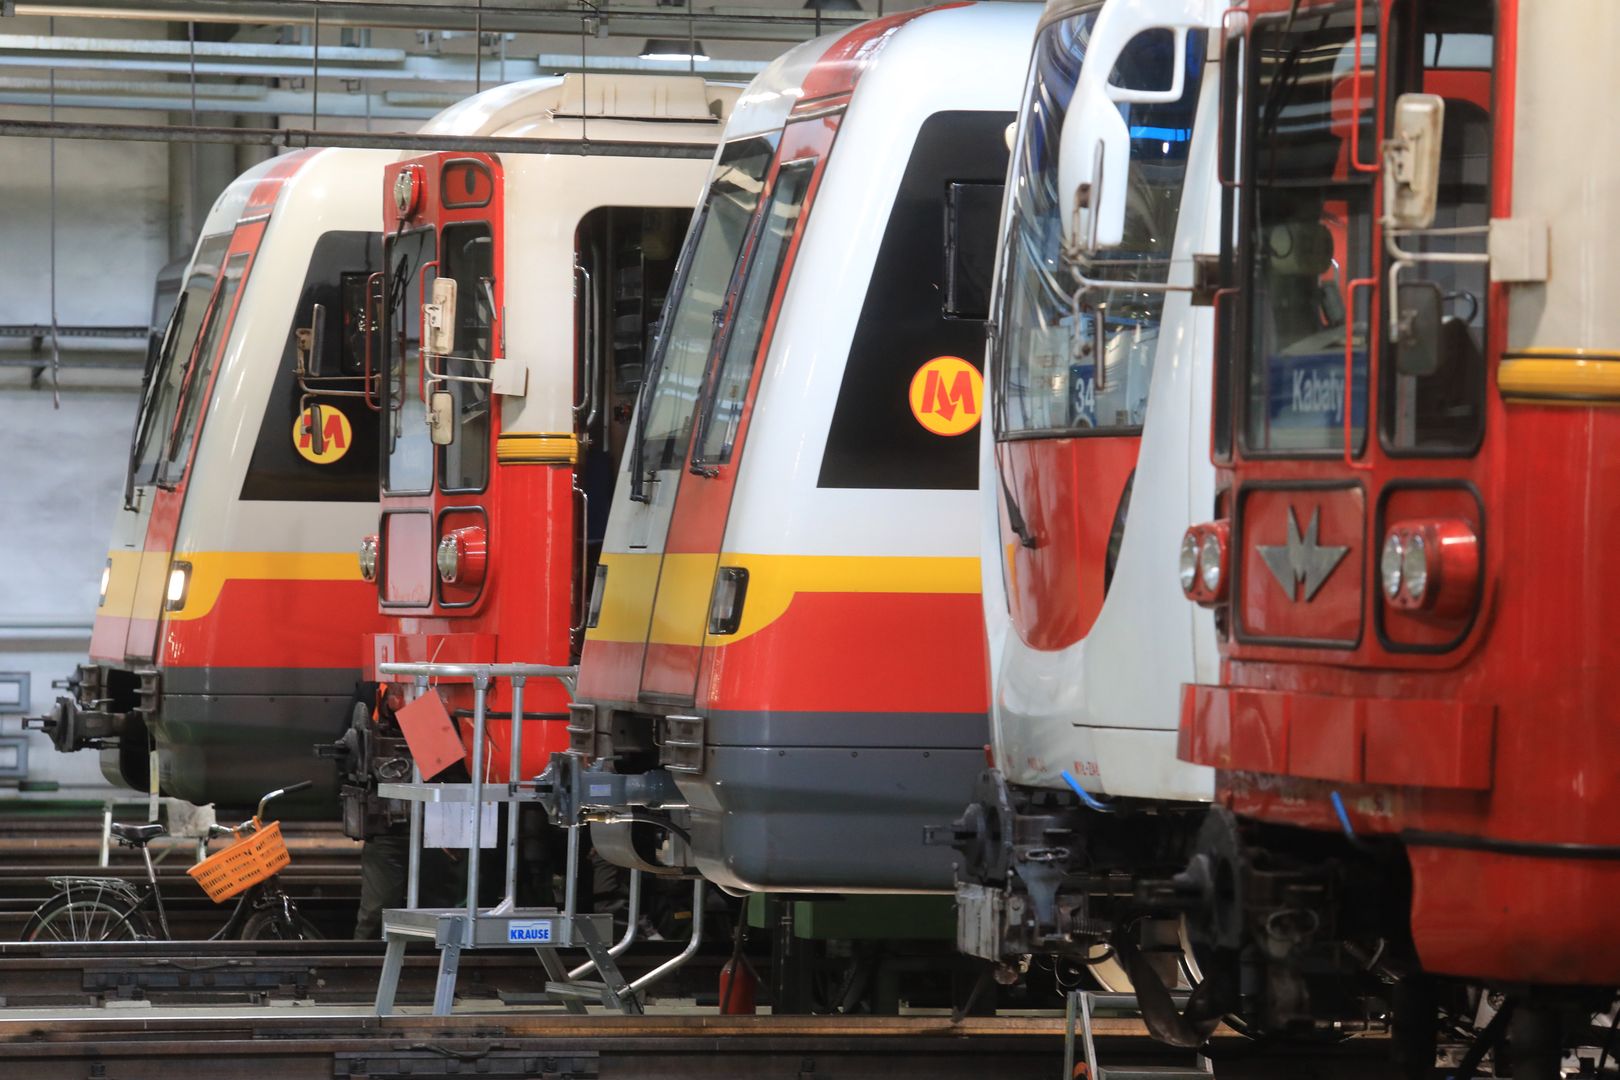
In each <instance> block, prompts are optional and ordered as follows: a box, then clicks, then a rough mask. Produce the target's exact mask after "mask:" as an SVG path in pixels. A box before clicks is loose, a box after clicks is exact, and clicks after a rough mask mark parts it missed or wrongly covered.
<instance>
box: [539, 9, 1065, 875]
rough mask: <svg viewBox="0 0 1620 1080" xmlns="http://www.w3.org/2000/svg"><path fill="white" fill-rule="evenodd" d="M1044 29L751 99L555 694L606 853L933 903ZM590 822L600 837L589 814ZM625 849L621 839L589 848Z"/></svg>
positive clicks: (871, 37) (1011, 32) (963, 12)
mask: <svg viewBox="0 0 1620 1080" xmlns="http://www.w3.org/2000/svg"><path fill="white" fill-rule="evenodd" d="M1038 15H1039V10H1038V9H1036V8H1033V7H1029V6H1023V5H996V4H970V5H945V6H943V7H939V8H934V9H928V10H924V11H911V12H905V13H903V14H899V15H894V16H890V17H887V18H883V19H878V20H874V21H872V22H868V23H865V24H863V25H861V26H859V27H856V28H854V29H852V30H850V31H849V32H847V33H844V34H840V35H831V36H827V37H823V38H820V39H818V40H816V41H812V42H809V43H807V44H804V45H801V46H799V47H797V48H795V49H793V50H791V51H789V52H788V53H786V54H785V55H784V56H782V57H781V58H779V59H778V60H777V61H775V62H774V63H773V64H772V65H771V66H770V67H768V68H767V69H766V70H765V71H764V72H763V73H762V74H761V75H760V76H758V77H757V78H756V79H755V80H754V82H753V83H752V84H751V85H750V86H749V88H748V90H747V91H746V92H745V93H744V94H743V95H742V97H741V99H740V100H739V103H738V107H737V110H736V111H735V112H734V113H733V115H732V117H731V121H730V123H729V124H728V125H727V128H726V132H725V136H724V142H723V144H722V146H721V149H720V152H719V155H718V157H717V159H716V162H715V165H714V169H713V172H712V174H711V179H710V185H709V192H708V196H707V197H706V199H705V200H704V203H703V206H702V209H701V210H700V212H699V214H698V216H697V218H696V220H695V221H694V224H693V229H692V232H691V233H690V235H689V236H688V238H687V242H686V246H685V253H684V255H683V260H682V266H681V269H680V271H679V274H678V277H677V281H676V285H675V288H674V292H673V294H672V295H673V298H672V301H671V304H670V309H669V311H670V313H669V316H668V318H667V322H666V325H665V327H664V330H663V333H662V335H661V336H660V338H659V344H658V347H657V351H656V353H655V354H654V359H653V367H652V369H651V373H650V375H649V378H648V379H647V383H646V388H645V390H644V392H643V393H642V395H641V399H640V402H639V405H638V408H637V411H636V419H635V424H634V428H633V430H632V431H631V433H630V436H629V438H630V446H629V449H628V450H627V451H626V453H625V455H624V460H623V464H622V467H621V469H620V471H619V476H618V485H617V488H616V490H615V493H614V501H613V507H612V511H611V514H610V516H609V519H608V527H607V536H606V542H605V546H604V551H603V555H602V558H601V562H600V565H599V568H598V570H597V572H596V578H595V583H594V589H593V592H592V596H591V603H590V610H589V613H588V618H587V630H586V635H585V646H584V651H583V653H582V655H581V660H580V670H579V682H578V693H577V696H576V700H575V702H574V703H573V704H572V705H571V706H570V711H571V713H572V717H571V728H570V735H571V742H570V755H569V756H571V757H572V764H570V762H569V760H568V758H569V756H563V758H562V760H561V761H560V762H559V765H558V767H559V768H569V767H581V766H583V765H584V763H591V764H590V767H591V768H593V769H595V770H598V771H597V772H596V773H592V774H591V775H592V777H593V779H592V781H591V785H590V786H591V789H592V790H593V791H594V790H595V789H596V787H597V786H598V782H597V780H596V779H595V777H596V776H598V775H601V774H605V773H607V772H609V771H611V772H613V773H617V774H634V775H636V776H637V777H639V778H640V779H641V780H642V781H644V782H642V783H638V785H637V786H636V788H635V791H636V796H635V797H634V798H633V799H632V798H630V797H629V796H628V795H626V794H624V792H626V791H627V789H628V785H625V786H623V787H617V788H615V787H614V785H613V784H611V783H609V782H606V781H603V782H602V783H601V785H600V786H601V788H602V790H604V791H612V792H614V793H615V795H616V796H617V797H618V798H619V800H620V801H618V802H617V803H615V802H614V801H613V799H614V797H615V796H614V795H610V796H608V797H606V798H604V799H602V800H597V801H598V802H599V805H595V806H593V807H592V809H593V811H594V814H593V824H592V834H593V838H594V839H595V841H596V844H597V848H598V850H599V851H602V852H603V853H604V855H606V857H608V858H609V859H612V860H613V861H616V862H619V863H620V864H621V865H625V866H631V867H639V868H641V869H644V870H647V871H650V872H654V873H658V872H665V873H667V872H671V871H672V870H673V871H679V870H682V869H687V868H695V869H696V870H697V871H699V872H701V873H702V874H703V876H704V877H706V878H708V879H709V880H711V881H713V882H715V883H717V884H719V885H720V886H722V887H723V888H725V889H727V890H729V891H732V892H733V893H741V892H792V893H798V894H806V893H845V894H847V893H860V892H897V891H910V892H933V893H949V891H950V890H951V888H952V859H951V852H950V851H948V850H943V849H939V848H929V847H925V846H923V845H922V843H921V840H922V832H923V829H924V827H925V826H926V825H928V824H930V823H935V822H939V821H942V820H948V819H949V817H950V816H952V815H953V814H955V813H957V812H959V810H960V806H961V803H962V794H963V792H965V791H966V790H967V789H968V787H969V785H971V783H972V780H973V777H974V776H975V775H976V774H977V773H978V772H979V771H980V769H982V767H983V762H984V749H983V747H984V742H985V730H986V727H985V725H986V704H987V700H986V699H987V686H986V677H985V662H984V629H983V616H982V614H981V611H980V600H979V569H978V552H977V547H976V545H977V536H978V534H977V529H976V527H975V520H976V514H977V511H976V503H977V490H978V452H977V445H976V440H975V438H974V434H973V433H974V429H975V428H976V427H977V426H978V425H979V424H980V422H981V419H982V416H983V413H984V409H985V399H984V394H983V389H982V378H981V375H980V357H981V356H982V352H983V346H984V326H985V317H986V314H987V302H988V285H989V278H990V272H991V263H992V259H993V251H994V243H995V232H996V230H995V220H996V215H997V213H998V211H999V208H1000V205H1001V191H1002V184H1003V181H1004V177H1005V172H1006V164H1007V152H1008V151H1007V146H1008V144H1007V134H1008V128H1009V126H1010V124H1011V123H1012V121H1013V119H1014V117H1015V110H1016V108H1017V104H1018V94H1019V88H1020V83H1021V79H1022V77H1023V74H1024V71H1025V69H1026V67H1027V63H1028V54H1029V42H1030V36H1031V33H1032V31H1033V29H1034V25H1035V21H1036V18H1037V17H1038ZM604 822H610V823H611V824H604ZM610 828H611V829H612V830H613V831H615V832H617V833H619V834H621V835H620V836H619V837H618V838H617V839H612V835H613V834H612V833H611V832H609V831H608V830H609V829H610Z"/></svg>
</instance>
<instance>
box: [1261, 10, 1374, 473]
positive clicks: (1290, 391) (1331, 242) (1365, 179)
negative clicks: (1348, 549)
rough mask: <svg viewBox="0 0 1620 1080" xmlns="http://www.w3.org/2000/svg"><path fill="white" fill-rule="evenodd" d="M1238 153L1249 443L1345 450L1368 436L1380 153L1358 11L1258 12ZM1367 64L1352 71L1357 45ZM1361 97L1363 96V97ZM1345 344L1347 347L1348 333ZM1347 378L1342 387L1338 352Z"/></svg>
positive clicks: (1369, 51)
mask: <svg viewBox="0 0 1620 1080" xmlns="http://www.w3.org/2000/svg"><path fill="white" fill-rule="evenodd" d="M1251 41H1252V49H1253V57H1252V59H1251V67H1250V71H1251V79H1252V80H1253V86H1252V92H1250V93H1248V94H1247V95H1246V96H1247V99H1248V101H1247V104H1248V110H1247V111H1248V115H1247V116H1246V117H1245V119H1244V125H1243V126H1244V130H1245V131H1246V132H1247V133H1248V134H1247V135H1246V138H1245V141H1246V143H1247V146H1246V148H1245V152H1244V159H1245V170H1246V172H1247V174H1248V181H1249V182H1248V184H1247V185H1246V188H1245V201H1246V203H1247V205H1246V207H1245V212H1246V218H1245V230H1244V235H1243V237H1242V240H1241V242H1242V244H1243V245H1244V250H1245V256H1244V262H1245V268H1244V273H1245V277H1246V281H1245V284H1246V285H1247V288H1248V296H1247V298H1246V305H1247V306H1246V307H1245V309H1244V312H1243V325H1242V330H1241V343H1240V344H1239V346H1238V352H1239V355H1240V356H1241V358H1242V359H1241V362H1242V363H1244V364H1245V366H1246V370H1245V372H1244V375H1243V376H1242V380H1243V381H1242V385H1243V387H1244V390H1243V394H1244V397H1243V407H1244V419H1243V434H1244V448H1245V450H1246V451H1247V452H1249V453H1251V454H1265V453H1274V454H1290V455H1299V454H1306V455H1308V454H1313V453H1323V454H1326V453H1332V454H1338V453H1343V452H1344V449H1345V428H1346V412H1347V411H1348V413H1349V417H1348V419H1349V427H1350V435H1351V451H1352V452H1353V453H1360V452H1361V448H1362V446H1363V445H1364V444H1365V442H1366V437H1365V436H1366V417H1367V352H1368V343H1367V327H1368V310H1369V304H1368V295H1369V290H1368V289H1366V288H1363V287H1357V286H1356V285H1354V284H1353V283H1354V282H1357V281H1361V280H1364V279H1366V278H1367V277H1368V276H1369V275H1370V273H1371V271H1372V266H1373V260H1372V251H1371V240H1372V236H1371V219H1372V194H1373V184H1374V176H1375V175H1376V174H1375V173H1374V172H1371V171H1367V170H1365V169H1363V168H1359V167H1358V163H1357V162H1353V161H1352V160H1351V158H1352V153H1353V152H1355V148H1356V147H1357V146H1358V145H1359V157H1360V158H1361V161H1360V162H1359V165H1362V166H1364V165H1367V164H1370V163H1371V161H1372V159H1373V158H1374V157H1375V156H1376V153H1377V151H1376V146H1375V143H1376V140H1375V138H1374V134H1373V126H1372V125H1373V120H1374V116H1373V113H1374V109H1373V103H1372V98H1373V91H1374V89H1375V85H1376V83H1375V71H1376V66H1377V56H1376V51H1377V50H1376V48H1375V44H1376V42H1375V39H1374V36H1373V34H1372V33H1371V32H1370V31H1367V30H1363V32H1362V35H1361V39H1360V41H1359V50H1358V47H1357V46H1358V41H1357V28H1356V16H1355V13H1354V11H1351V10H1347V9H1344V8H1338V9H1335V10H1333V11H1331V12H1329V13H1326V14H1323V15H1316V16H1311V17H1309V18H1306V17H1303V16H1302V17H1300V18H1297V19H1295V18H1292V17H1288V18H1281V17H1279V18H1272V19H1265V20H1258V21H1257V22H1256V23H1255V26H1254V29H1253V32H1252V37H1251ZM1358 51H1359V54H1360V57H1359V58H1360V62H1361V69H1360V71H1359V73H1358V72H1357V70H1356V61H1357V53H1358ZM1358 92H1359V95H1360V96H1359V98H1358V97H1357V94H1358ZM1347 339H1348V341H1347ZM1347 348H1348V350H1349V354H1350V360H1349V365H1348V366H1349V368H1350V374H1351V376H1352V380H1351V382H1350V384H1349V386H1348V387H1347V386H1346V382H1345V374H1346V366H1347V364H1346V351H1347Z"/></svg>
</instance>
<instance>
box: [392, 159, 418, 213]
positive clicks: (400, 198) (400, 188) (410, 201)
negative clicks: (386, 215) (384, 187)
mask: <svg viewBox="0 0 1620 1080" xmlns="http://www.w3.org/2000/svg"><path fill="white" fill-rule="evenodd" d="M421 201H422V170H420V169H418V168H416V167H414V166H409V165H407V166H406V167H405V168H403V169H401V170H399V172H397V173H395V174H394V211H395V212H396V213H398V214H399V216H400V217H402V218H408V217H410V216H411V213H412V212H413V211H414V210H415V209H416V206H417V204H418V203H419V202H421Z"/></svg>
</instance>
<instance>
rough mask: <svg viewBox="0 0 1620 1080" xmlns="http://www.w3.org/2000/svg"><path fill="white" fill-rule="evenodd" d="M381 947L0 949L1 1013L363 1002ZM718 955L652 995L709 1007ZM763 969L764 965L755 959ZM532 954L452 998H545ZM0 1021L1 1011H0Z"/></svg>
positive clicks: (466, 977)
mask: <svg viewBox="0 0 1620 1080" xmlns="http://www.w3.org/2000/svg"><path fill="white" fill-rule="evenodd" d="M680 948H681V946H680V945H679V944H678V943H676V944H662V943H660V944H655V945H643V946H641V947H640V948H638V949H634V950H632V951H631V952H630V953H628V954H626V956H625V957H624V958H623V960H622V961H621V968H622V969H623V970H624V972H625V974H626V975H627V976H630V977H632V978H633V977H635V976H636V975H639V974H641V973H642V972H644V971H648V970H651V969H652V968H653V967H656V966H657V965H658V964H660V963H662V962H663V961H665V960H667V959H669V958H670V957H671V956H673V955H674V954H675V953H676V952H678V951H679V949H680ZM382 957H383V945H382V942H380V941H262V942H249V941H196V942H159V941H138V942H122V941H120V942H97V943H64V942H56V943H50V944H45V943H17V942H0V1009H10V1010H16V1009H29V1010H35V1011H37V1010H41V1009H53V1008H82V1007H86V1006H101V1005H108V1004H118V1003H125V1002H137V1001H139V1002H148V1003H150V1004H153V1005H159V1006H170V1005H198V1004H209V1005H272V1004H275V1003H282V1002H292V1001H297V1002H304V1003H311V1004H318V1005H346V1004H347V1005H353V1004H366V1003H369V1002H371V1001H372V1000H373V999H374V998H375V996H376V992H377V977H378V974H379V973H380V971H381V970H382ZM725 959H726V957H724V956H718V955H717V956H705V955H703V954H699V955H698V956H696V957H694V958H693V959H692V960H691V961H689V962H688V963H687V964H686V965H685V966H683V967H681V968H679V969H677V971H676V972H675V973H674V974H673V975H671V976H670V977H669V979H668V980H667V981H665V982H664V983H661V984H660V986H659V990H660V992H661V996H663V997H666V998H669V997H674V998H681V999H685V1000H693V1001H698V1002H700V1003H701V1002H704V1001H712V1000H713V998H714V996H715V993H716V988H717V986H718V978H719V969H720V965H721V964H722V963H723V962H724V961H725ZM755 963H756V965H757V966H760V967H763V966H764V965H765V963H766V960H765V958H764V957H759V958H757V959H756V960H755ZM437 970H438V954H437V953H436V952H434V951H433V950H432V949H430V948H427V947H425V946H424V947H423V948H421V949H419V950H416V949H413V950H410V951H408V952H407V953H406V956H405V967H404V969H403V971H402V972H401V978H400V989H399V995H400V996H399V1001H400V1002H401V1003H402V1004H404V1005H412V1004H426V1003H429V1002H431V1001H432V999H433V980H434V977H435V975H436V973H437ZM544 984H545V972H544V970H543V969H542V968H541V966H540V964H539V963H537V962H536V960H535V958H534V956H533V954H532V953H523V952H477V951H475V952H469V953H467V954H465V955H464V956H463V957H462V961H461V972H460V978H459V980H458V981H457V985H456V992H457V997H458V998H459V999H461V1000H462V1001H467V1002H481V1003H483V1004H486V1005H488V1004H492V1003H494V1004H498V1003H506V1002H511V1003H518V1002H523V1001H528V1000H533V999H534V998H536V997H537V996H538V995H539V994H540V993H541V992H542V991H543V989H544ZM0 1015H3V1012H0Z"/></svg>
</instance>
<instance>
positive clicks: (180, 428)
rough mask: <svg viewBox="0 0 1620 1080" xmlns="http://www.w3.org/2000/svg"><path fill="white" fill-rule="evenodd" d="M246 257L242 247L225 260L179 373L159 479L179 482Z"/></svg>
mask: <svg viewBox="0 0 1620 1080" xmlns="http://www.w3.org/2000/svg"><path fill="white" fill-rule="evenodd" d="M249 259H250V256H249V255H248V253H247V252H245V251H243V252H238V253H237V254H235V255H232V256H231V257H230V258H229V259H227V260H226V261H225V273H224V275H223V276H222V278H221V280H220V283H219V287H218V288H217V289H216V290H215V291H214V299H213V303H212V304H211V305H209V308H208V314H207V315H206V316H204V321H203V329H202V336H201V337H200V338H199V339H198V341H197V348H196V350H195V351H194V352H193V353H192V354H191V358H190V360H189V362H188V363H187V364H186V365H185V368H184V372H183V374H182V375H181V376H180V383H179V390H178V393H177V396H176V399H175V408H174V417H173V419H172V420H171V421H170V424H169V431H168V435H167V438H166V439H165V441H164V446H165V447H166V449H165V451H164V454H163V461H162V469H161V477H160V479H161V482H163V483H167V484H173V483H177V482H179V480H180V479H181V478H182V477H183V476H184V475H185V472H186V468H187V466H188V465H189V464H190V462H191V444H192V441H193V439H194V438H195V437H196V434H197V428H198V427H199V426H200V425H201V423H202V418H203V413H204V411H205V410H206V408H207V406H208V398H209V396H210V394H211V392H212V390H213V382H214V371H215V368H216V367H217V366H218V364H219V354H220V353H221V352H223V351H224V349H225V343H226V341H227V340H229V338H230V329H231V322H232V320H233V317H234V316H235V313H236V298H237V296H238V295H240V292H241V288H242V279H243V278H244V277H245V276H246V275H247V269H248V262H249Z"/></svg>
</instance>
